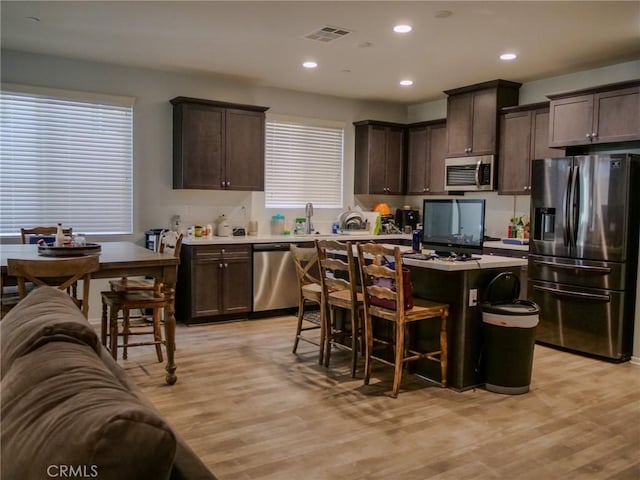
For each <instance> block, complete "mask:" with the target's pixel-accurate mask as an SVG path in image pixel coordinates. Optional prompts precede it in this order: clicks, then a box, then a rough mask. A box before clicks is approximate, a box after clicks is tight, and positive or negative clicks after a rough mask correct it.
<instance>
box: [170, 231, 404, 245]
mask: <svg viewBox="0 0 640 480" xmlns="http://www.w3.org/2000/svg"><path fill="white" fill-rule="evenodd" d="M315 239H323V240H327V239H331V240H339V241H341V242H347V241H352V242H356V241H362V240H385V239H388V240H411V235H410V234H392V235H372V234H371V233H358V234H335V235H334V234H320V235H318V234H311V235H259V236H257V237H253V236H241V237H216V236H214V237H193V238H185V239H184V240H183V241H182V244H183V245H222V244H227V245H228V244H238V245H241V244H244V245H246V244H254V243H298V242H313V241H314V240H315Z"/></svg>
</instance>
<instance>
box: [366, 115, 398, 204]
mask: <svg viewBox="0 0 640 480" xmlns="http://www.w3.org/2000/svg"><path fill="white" fill-rule="evenodd" d="M354 125H355V130H356V132H355V178H354V193H356V194H386V195H400V194H402V193H403V190H404V188H403V187H404V185H403V181H404V132H405V128H404V125H400V124H394V123H388V122H379V121H375V120H363V121H361V122H355V123H354Z"/></svg>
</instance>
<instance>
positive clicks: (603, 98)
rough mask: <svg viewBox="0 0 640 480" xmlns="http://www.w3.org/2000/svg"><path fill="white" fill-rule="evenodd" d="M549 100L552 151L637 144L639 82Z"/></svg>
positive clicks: (599, 88)
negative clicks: (617, 144)
mask: <svg viewBox="0 0 640 480" xmlns="http://www.w3.org/2000/svg"><path fill="white" fill-rule="evenodd" d="M548 97H549V98H550V99H551V103H550V119H549V145H550V146H551V147H568V146H582V145H592V144H602V143H617V142H627V141H637V140H640V81H637V80H634V81H630V82H623V83H617V84H610V85H603V86H600V87H597V88H592V89H586V90H579V91H575V92H567V93H561V94H554V95H548Z"/></svg>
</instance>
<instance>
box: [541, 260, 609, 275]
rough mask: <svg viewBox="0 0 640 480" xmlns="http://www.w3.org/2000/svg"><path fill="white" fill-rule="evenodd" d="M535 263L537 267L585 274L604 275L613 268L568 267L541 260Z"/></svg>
mask: <svg viewBox="0 0 640 480" xmlns="http://www.w3.org/2000/svg"><path fill="white" fill-rule="evenodd" d="M533 263H535V264H536V265H545V266H547V267H553V268H562V269H565V270H581V271H583V272H592V273H601V274H603V275H604V274H607V273H611V268H609V267H591V266H589V265H566V264H564V263H554V262H543V261H541V260H534V261H533Z"/></svg>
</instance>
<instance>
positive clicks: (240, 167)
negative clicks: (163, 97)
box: [171, 97, 267, 191]
mask: <svg viewBox="0 0 640 480" xmlns="http://www.w3.org/2000/svg"><path fill="white" fill-rule="evenodd" d="M171 103H172V104H173V188H184V189H207V190H248V191H253V190H257V191H259V190H264V139H265V133H264V132H265V113H264V112H265V111H266V110H267V108H266V107H259V106H253V105H239V104H232V103H226V102H218V101H214V100H203V99H196V98H187V97H176V98H174V99H173V100H171Z"/></svg>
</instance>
